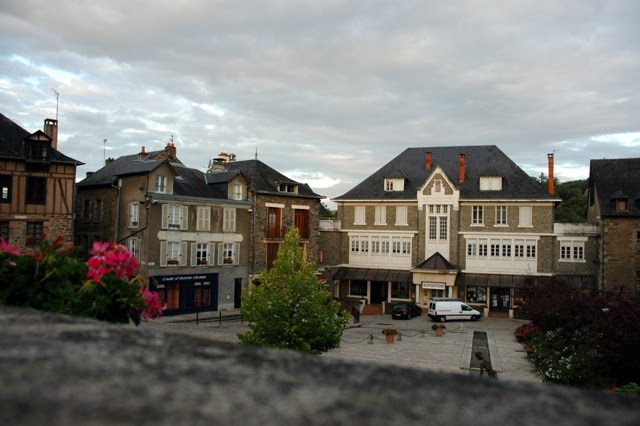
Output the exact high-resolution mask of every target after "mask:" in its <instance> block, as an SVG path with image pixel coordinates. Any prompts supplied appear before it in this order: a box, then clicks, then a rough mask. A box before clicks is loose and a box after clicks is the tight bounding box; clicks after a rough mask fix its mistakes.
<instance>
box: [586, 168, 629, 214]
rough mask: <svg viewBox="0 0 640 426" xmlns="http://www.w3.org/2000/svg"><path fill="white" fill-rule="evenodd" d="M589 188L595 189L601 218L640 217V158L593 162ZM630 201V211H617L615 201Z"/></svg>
mask: <svg viewBox="0 0 640 426" xmlns="http://www.w3.org/2000/svg"><path fill="white" fill-rule="evenodd" d="M589 188H590V189H593V188H595V190H596V194H597V197H598V203H599V206H600V215H601V216H614V217H638V216H640V158H620V159H611V160H591V164H590V172H589ZM619 198H627V199H628V211H626V212H618V211H616V204H615V200H616V199H619Z"/></svg>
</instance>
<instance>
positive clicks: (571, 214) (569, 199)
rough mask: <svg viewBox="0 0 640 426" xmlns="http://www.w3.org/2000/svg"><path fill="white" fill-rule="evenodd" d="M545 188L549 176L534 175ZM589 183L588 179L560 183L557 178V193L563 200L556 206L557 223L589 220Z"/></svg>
mask: <svg viewBox="0 0 640 426" xmlns="http://www.w3.org/2000/svg"><path fill="white" fill-rule="evenodd" d="M532 179H534V180H535V181H536V182H538V184H539V185H540V186H542V187H543V188H545V189H546V188H547V176H545V175H544V174H540V176H538V177H537V178H536V177H533V178H532ZM587 185H588V181H587V180H586V179H584V180H574V181H570V182H563V183H560V182H558V180H557V179H556V185H555V187H556V195H557V196H558V197H560V198H562V202H561V203H560V204H559V205H558V206H557V207H556V210H555V222H556V223H585V222H586V221H587V196H586V191H587Z"/></svg>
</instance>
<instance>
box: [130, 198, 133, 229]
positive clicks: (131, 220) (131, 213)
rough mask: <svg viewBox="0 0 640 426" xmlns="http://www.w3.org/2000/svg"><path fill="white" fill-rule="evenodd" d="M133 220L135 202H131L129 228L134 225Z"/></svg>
mask: <svg viewBox="0 0 640 426" xmlns="http://www.w3.org/2000/svg"><path fill="white" fill-rule="evenodd" d="M132 222H133V204H129V228H131V227H132V225H131V223H132Z"/></svg>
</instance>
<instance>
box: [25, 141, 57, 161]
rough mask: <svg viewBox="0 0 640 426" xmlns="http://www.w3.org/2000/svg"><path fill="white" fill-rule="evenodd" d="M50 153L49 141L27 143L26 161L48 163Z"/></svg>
mask: <svg viewBox="0 0 640 426" xmlns="http://www.w3.org/2000/svg"><path fill="white" fill-rule="evenodd" d="M50 151H51V142H49V141H28V142H27V160H34V161H48V160H49V154H50Z"/></svg>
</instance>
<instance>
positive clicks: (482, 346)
mask: <svg viewBox="0 0 640 426" xmlns="http://www.w3.org/2000/svg"><path fill="white" fill-rule="evenodd" d="M476 352H481V353H482V357H483V358H484V359H485V360H486V361H487V363H488V364H489V365H491V354H490V353H489V340H488V339H487V333H486V332H484V331H474V332H473V345H472V347H471V363H470V365H469V375H472V376H478V375H480V365H481V363H482V361H480V360H479V359H478V358H476ZM485 374H486V373H485ZM487 377H488V375H487Z"/></svg>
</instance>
